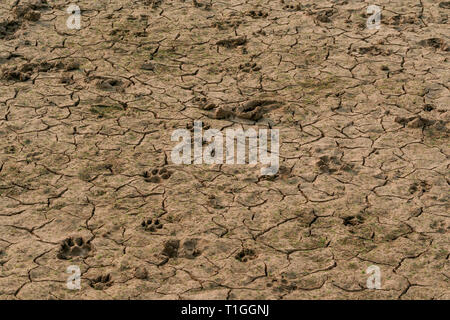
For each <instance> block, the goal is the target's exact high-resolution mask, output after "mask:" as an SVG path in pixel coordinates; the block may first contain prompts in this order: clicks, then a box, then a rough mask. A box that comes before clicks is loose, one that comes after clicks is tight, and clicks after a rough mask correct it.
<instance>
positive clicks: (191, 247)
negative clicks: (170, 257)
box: [182, 239, 201, 259]
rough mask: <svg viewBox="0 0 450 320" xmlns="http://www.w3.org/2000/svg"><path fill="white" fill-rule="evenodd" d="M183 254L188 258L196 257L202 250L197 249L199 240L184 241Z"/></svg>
mask: <svg viewBox="0 0 450 320" xmlns="http://www.w3.org/2000/svg"><path fill="white" fill-rule="evenodd" d="M182 247H183V253H184V254H183V255H184V257H186V258H188V259H194V258H196V257H198V256H199V255H200V254H201V252H200V250H198V249H197V240H196V239H188V240H185V241H183V245H182Z"/></svg>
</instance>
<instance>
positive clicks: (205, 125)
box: [186, 109, 211, 133]
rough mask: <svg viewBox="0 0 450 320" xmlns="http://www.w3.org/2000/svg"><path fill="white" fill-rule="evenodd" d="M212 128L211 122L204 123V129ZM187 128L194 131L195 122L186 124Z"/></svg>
mask: <svg viewBox="0 0 450 320" xmlns="http://www.w3.org/2000/svg"><path fill="white" fill-rule="evenodd" d="M205 110H206V109H205ZM210 128H211V126H210V125H209V124H207V123H203V124H202V129H203V130H208V129H210ZM186 129H188V130H189V131H190V132H192V133H194V123H193V122H189V123H187V124H186Z"/></svg>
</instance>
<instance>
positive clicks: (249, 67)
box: [239, 62, 261, 73]
mask: <svg viewBox="0 0 450 320" xmlns="http://www.w3.org/2000/svg"><path fill="white" fill-rule="evenodd" d="M239 69H240V70H241V71H242V72H247V73H249V72H252V71H254V72H256V71H259V70H261V67H260V66H258V65H257V64H256V62H253V63H251V62H247V63H244V64H240V65H239Z"/></svg>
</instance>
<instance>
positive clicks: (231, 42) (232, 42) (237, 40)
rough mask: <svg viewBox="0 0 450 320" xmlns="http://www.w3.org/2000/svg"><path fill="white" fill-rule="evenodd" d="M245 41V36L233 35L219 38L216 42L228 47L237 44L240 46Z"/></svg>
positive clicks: (233, 46)
mask: <svg viewBox="0 0 450 320" xmlns="http://www.w3.org/2000/svg"><path fill="white" fill-rule="evenodd" d="M246 43H247V37H244V36H241V37H234V38H228V39H223V40H219V41H217V42H216V44H217V45H218V46H222V47H225V48H228V49H232V48H236V47H239V46H242V45H244V44H246Z"/></svg>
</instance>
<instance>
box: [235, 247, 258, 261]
mask: <svg viewBox="0 0 450 320" xmlns="http://www.w3.org/2000/svg"><path fill="white" fill-rule="evenodd" d="M234 257H235V258H236V260H239V261H240V262H247V261H249V260H253V259H255V258H256V253H255V251H254V250H253V249H242V250H241V251H240V252H239V253H238V254H236V255H235V256H234Z"/></svg>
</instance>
